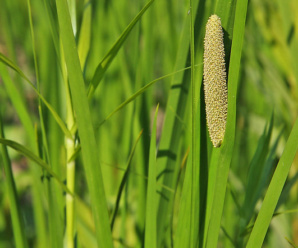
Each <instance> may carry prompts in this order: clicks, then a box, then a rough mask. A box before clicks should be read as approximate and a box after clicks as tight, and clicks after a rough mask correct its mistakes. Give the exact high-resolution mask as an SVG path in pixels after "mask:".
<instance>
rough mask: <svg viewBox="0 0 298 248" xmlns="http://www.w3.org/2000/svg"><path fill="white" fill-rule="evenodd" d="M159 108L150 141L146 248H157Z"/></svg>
mask: <svg viewBox="0 0 298 248" xmlns="http://www.w3.org/2000/svg"><path fill="white" fill-rule="evenodd" d="M158 107H159V105H157V107H156V111H155V116H154V121H153V127H152V132H151V139H150V153H149V164H148V184H147V198H146V224H145V247H146V248H151V247H152V248H155V247H156V212H157V211H156V210H157V194H156V120H157V113H158Z"/></svg>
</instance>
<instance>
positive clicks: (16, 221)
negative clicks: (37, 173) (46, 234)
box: [0, 116, 28, 248]
mask: <svg viewBox="0 0 298 248" xmlns="http://www.w3.org/2000/svg"><path fill="white" fill-rule="evenodd" d="M0 139H4V133H3V126H2V117H1V116H0ZM0 147H1V154H2V159H3V167H4V173H5V183H6V187H7V192H8V198H9V204H10V216H11V219H12V228H13V233H14V240H15V244H16V248H26V247H28V243H27V240H26V235H25V228H24V227H25V225H24V222H23V217H22V214H21V208H20V207H21V205H20V203H19V201H18V195H17V190H16V184H15V180H14V178H13V172H12V169H11V162H10V159H9V156H8V152H7V148H6V146H5V145H3V144H2V145H1V146H0Z"/></svg>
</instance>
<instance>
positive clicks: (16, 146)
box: [0, 138, 74, 196]
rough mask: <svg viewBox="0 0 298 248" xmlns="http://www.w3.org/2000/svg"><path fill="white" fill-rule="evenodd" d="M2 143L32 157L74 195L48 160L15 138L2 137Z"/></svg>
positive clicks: (0, 139) (66, 190)
mask: <svg viewBox="0 0 298 248" xmlns="http://www.w3.org/2000/svg"><path fill="white" fill-rule="evenodd" d="M0 143H1V144H3V145H5V146H9V147H10V148H12V149H14V150H16V151H18V152H19V153H21V154H23V155H24V156H26V157H27V158H29V159H31V160H32V161H33V162H35V163H36V164H38V165H39V166H40V167H41V168H43V169H45V170H46V172H47V173H48V174H49V175H50V176H52V177H54V178H55V179H56V180H57V182H58V183H59V184H60V186H61V187H62V189H63V190H65V192H67V193H69V194H71V195H72V196H74V195H73V194H72V193H71V192H70V191H69V189H68V188H67V187H66V186H65V185H64V183H63V182H62V181H61V180H60V178H59V177H58V175H57V174H56V173H55V172H54V171H53V170H52V169H51V167H50V166H49V165H48V164H47V163H46V162H44V161H43V160H42V159H41V158H39V157H38V156H36V155H35V154H34V153H32V152H31V151H30V150H28V149H27V148H26V147H24V146H22V145H21V144H19V143H17V142H15V141H13V140H8V139H3V138H0Z"/></svg>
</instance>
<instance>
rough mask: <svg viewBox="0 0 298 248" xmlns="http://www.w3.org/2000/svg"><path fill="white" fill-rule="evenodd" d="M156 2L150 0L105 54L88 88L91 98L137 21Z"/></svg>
mask: <svg viewBox="0 0 298 248" xmlns="http://www.w3.org/2000/svg"><path fill="white" fill-rule="evenodd" d="M153 2H154V0H150V1H149V2H148V3H147V4H146V5H145V6H144V8H143V9H142V10H141V11H140V12H139V13H138V15H137V16H136V17H135V18H134V19H133V20H132V21H131V23H130V24H129V25H128V26H127V27H126V29H125V30H124V31H123V33H122V34H121V36H120V37H119V39H118V40H117V41H116V42H115V44H114V45H113V47H112V48H111V49H110V51H109V52H108V53H107V54H106V55H105V57H104V58H103V60H102V61H101V62H100V63H99V65H98V66H97V68H96V70H95V73H94V76H93V78H92V80H91V83H90V85H89V88H88V98H89V99H90V98H91V97H92V95H93V93H94V91H95V90H96V88H97V86H98V84H99V83H100V81H101V79H102V77H103V75H104V73H105V71H106V70H107V69H108V68H109V66H110V64H111V62H112V61H113V59H114V58H115V56H116V55H117V53H118V51H119V49H120V48H121V47H122V45H123V43H124V41H125V40H126V39H127V37H128V36H129V33H130V32H131V30H132V29H133V27H134V26H135V25H136V23H137V22H138V21H139V20H140V18H141V17H142V15H143V14H144V13H145V12H146V10H147V9H148V8H149V7H150V5H151V4H152V3H153Z"/></svg>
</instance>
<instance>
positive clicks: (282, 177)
mask: <svg viewBox="0 0 298 248" xmlns="http://www.w3.org/2000/svg"><path fill="white" fill-rule="evenodd" d="M297 140H298V118H297V119H296V121H295V124H294V126H293V129H292V131H291V134H290V136H289V138H288V141H287V143H286V146H285V148H284V151H283V154H282V156H281V158H280V160H279V162H278V165H277V167H276V169H275V172H274V175H273V177H272V180H271V182H270V185H269V188H268V190H267V193H266V195H265V198H264V201H263V204H262V207H261V210H260V212H259V214H258V217H257V219H256V222H255V224H254V227H253V230H252V232H251V235H250V237H249V240H248V243H247V246H246V247H247V248H257V247H261V246H262V244H263V241H264V238H265V235H266V232H267V230H268V227H269V224H270V222H271V219H272V216H273V213H274V210H275V208H276V205H277V203H278V199H279V197H280V194H281V192H282V189H283V186H284V184H285V181H286V179H287V176H288V173H289V170H290V168H291V165H292V162H293V160H294V157H295V156H296V154H297V150H298V143H297Z"/></svg>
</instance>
